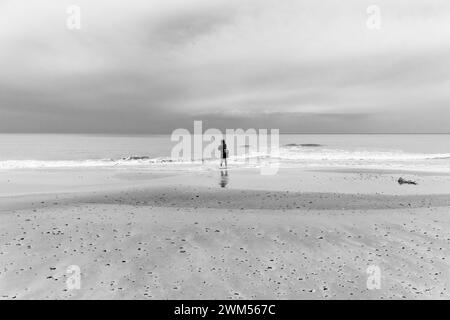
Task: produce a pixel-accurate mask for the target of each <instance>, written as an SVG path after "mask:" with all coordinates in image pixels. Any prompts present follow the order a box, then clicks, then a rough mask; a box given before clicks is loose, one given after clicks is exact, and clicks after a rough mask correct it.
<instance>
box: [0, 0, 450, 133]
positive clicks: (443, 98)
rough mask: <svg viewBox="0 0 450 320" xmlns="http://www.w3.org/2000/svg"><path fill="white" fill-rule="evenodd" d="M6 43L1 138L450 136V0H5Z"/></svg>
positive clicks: (1, 66) (0, 44)
mask: <svg viewBox="0 0 450 320" xmlns="http://www.w3.org/2000/svg"><path fill="white" fill-rule="evenodd" d="M374 4H375V5H377V6H378V7H379V8H380V10H381V25H380V29H379V30H374V29H371V28H368V27H367V25H366V24H367V20H368V18H369V14H368V13H367V8H368V7H369V6H370V5H374ZM69 5H77V6H79V7H80V8H81V29H80V30H69V29H68V28H67V26H66V20H67V18H68V16H69V15H68V14H67V12H66V9H67V7H68V6H69ZM0 48H1V49H0V132H79V133H170V132H171V131H172V130H173V129H175V128H178V127H186V128H191V127H192V121H193V120H194V119H198V120H204V122H205V123H206V126H208V127H218V128H236V127H247V128H248V127H252V128H254V127H256V128H258V127H265V128H280V129H281V131H282V132H283V131H284V132H315V133H318V132H356V133H362V132H412V133H414V132H417V133H420V132H449V131H450V129H449V128H450V90H448V88H449V87H450V2H449V1H445V0H442V1H441V0H420V1H419V0H384V1H364V0H346V1H337V0H321V1H313V0H304V1H301V0H282V1H280V0H189V1H186V0H127V1H126V6H124V2H123V1H111V0H108V1H106V0H95V1H93V0H75V1H72V0H71V1H66V0H59V1H54V0H38V1H25V0H6V1H5V0H1V1H0Z"/></svg>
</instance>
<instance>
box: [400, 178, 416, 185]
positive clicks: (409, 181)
mask: <svg viewBox="0 0 450 320" xmlns="http://www.w3.org/2000/svg"><path fill="white" fill-rule="evenodd" d="M398 184H400V185H402V184H414V185H417V182H415V181H412V180H405V179H403V178H400V179H398Z"/></svg>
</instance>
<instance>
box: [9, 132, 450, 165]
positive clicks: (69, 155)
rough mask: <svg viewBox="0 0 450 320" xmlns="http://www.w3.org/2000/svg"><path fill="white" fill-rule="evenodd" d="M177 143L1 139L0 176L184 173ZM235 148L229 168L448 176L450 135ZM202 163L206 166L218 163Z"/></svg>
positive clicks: (327, 138)
mask: <svg viewBox="0 0 450 320" xmlns="http://www.w3.org/2000/svg"><path fill="white" fill-rule="evenodd" d="M177 143H178V142H177V141H171V136H170V135H90V134H0V170H17V169H40V168H47V169H50V168H83V167H84V168H91V167H92V168H94V167H95V168H111V167H139V168H158V167H161V166H170V165H177V166H178V168H180V167H181V168H186V170H189V168H190V165H191V163H190V162H189V161H186V160H181V159H174V158H173V157H171V153H172V149H173V148H174V146H175V145H176V144H177ZM206 145H207V143H205V146H206ZM237 147H238V148H241V153H240V155H241V156H231V157H230V159H229V166H230V167H245V166H258V163H259V162H258V161H259V160H261V161H270V162H277V163H278V164H279V165H280V166H281V167H300V168H316V167H317V168H338V169H346V168H349V169H355V168H357V169H380V170H390V169H392V170H415V171H432V172H450V134H280V136H279V152H277V153H276V154H261V152H252V151H248V150H246V148H247V149H248V145H245V144H243V145H240V146H237ZM242 155H244V157H242ZM255 159H256V160H255ZM250 160H252V161H250ZM203 161H204V163H206V166H211V165H215V164H216V163H217V165H218V161H219V160H218V159H216V158H215V157H214V156H211V157H205V159H203ZM196 168H197V169H198V165H197V166H196Z"/></svg>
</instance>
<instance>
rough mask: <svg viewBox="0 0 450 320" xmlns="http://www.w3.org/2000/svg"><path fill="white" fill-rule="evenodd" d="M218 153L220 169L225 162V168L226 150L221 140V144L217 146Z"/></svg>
mask: <svg viewBox="0 0 450 320" xmlns="http://www.w3.org/2000/svg"><path fill="white" fill-rule="evenodd" d="M219 151H220V167H222V164H223V162H224V161H225V168H226V167H227V158H228V149H227V144H226V143H225V140H223V139H222V143H221V145H220V146H219Z"/></svg>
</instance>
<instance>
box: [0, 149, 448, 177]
mask: <svg viewBox="0 0 450 320" xmlns="http://www.w3.org/2000/svg"><path fill="white" fill-rule="evenodd" d="M204 161H205V164H206V165H207V164H211V163H213V162H214V161H217V160H215V159H205V160H204ZM258 161H271V162H274V161H275V162H278V163H279V164H280V166H281V167H283V166H287V167H292V166H299V167H317V166H323V167H333V166H336V167H367V168H380V169H386V168H408V169H418V170H421V169H426V168H432V169H433V170H435V169H437V168H439V170H445V171H448V170H450V169H447V168H450V154H449V153H436V154H430V153H428V154H427V153H407V152H402V151H379V150H374V151H373V150H357V151H349V150H338V149H325V148H315V147H314V148H305V147H301V146H286V147H281V148H280V150H279V152H278V153H276V154H264V153H260V152H253V153H249V154H246V153H242V154H239V155H235V156H231V157H230V159H229V163H230V164H232V165H234V166H254V165H255V164H256V165H257V163H258ZM196 163H197V164H198V162H196ZM191 164H193V162H187V161H182V160H178V159H170V158H165V157H158V158H151V157H147V156H129V157H125V158H121V159H89V160H3V161H0V170H11V169H45V168H48V169H51V168H112V167H149V166H166V165H171V166H178V167H179V166H180V165H186V167H188V166H189V165H191Z"/></svg>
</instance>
